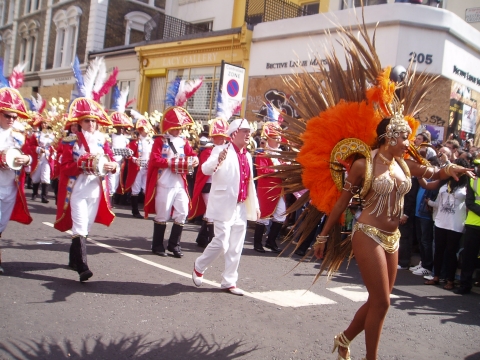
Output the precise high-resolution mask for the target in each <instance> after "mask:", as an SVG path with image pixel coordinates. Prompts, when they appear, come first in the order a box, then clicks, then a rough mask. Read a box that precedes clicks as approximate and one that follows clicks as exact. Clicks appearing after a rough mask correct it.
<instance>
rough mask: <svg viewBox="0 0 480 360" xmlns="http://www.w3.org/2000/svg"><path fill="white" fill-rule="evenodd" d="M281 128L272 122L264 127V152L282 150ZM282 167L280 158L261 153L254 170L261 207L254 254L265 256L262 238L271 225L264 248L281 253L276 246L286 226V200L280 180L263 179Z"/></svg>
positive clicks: (255, 234)
mask: <svg viewBox="0 0 480 360" xmlns="http://www.w3.org/2000/svg"><path fill="white" fill-rule="evenodd" d="M279 130H280V126H279V125H278V122H276V121H269V122H267V123H266V124H265V125H264V126H263V134H262V137H266V138H267V145H266V147H265V150H264V151H265V152H267V153H272V154H274V153H275V150H280V146H279V145H280V141H281V137H280V134H279ZM274 165H280V160H279V159H277V158H270V157H267V156H265V155H264V154H262V153H259V154H258V155H257V156H256V158H255V166H256V168H257V175H258V176H259V178H258V180H257V181H258V183H257V194H258V202H259V204H260V212H261V215H260V216H261V217H260V219H258V220H257V222H256V224H255V233H254V237H253V249H254V250H255V251H258V252H261V253H264V252H265V249H264V248H263V246H262V237H263V233H264V231H265V227H266V226H267V225H268V224H269V223H270V221H271V222H272V223H271V226H270V231H269V232H268V238H267V241H266V244H265V247H266V248H267V249H270V250H272V251H273V252H276V253H279V252H281V249H280V248H279V247H278V246H277V242H276V240H277V237H278V234H279V233H280V230H281V229H282V226H283V223H284V222H285V218H286V216H285V210H286V206H285V199H284V197H283V195H282V189H281V188H280V186H279V185H280V182H281V179H280V178H275V177H270V176H264V175H267V174H270V173H273V172H275V170H274V169H272V168H271V167H272V166H274Z"/></svg>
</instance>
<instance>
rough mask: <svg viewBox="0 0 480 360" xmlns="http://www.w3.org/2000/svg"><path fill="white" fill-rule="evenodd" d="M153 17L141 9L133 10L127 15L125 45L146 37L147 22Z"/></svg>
mask: <svg viewBox="0 0 480 360" xmlns="http://www.w3.org/2000/svg"><path fill="white" fill-rule="evenodd" d="M151 19H152V17H151V16H150V15H148V14H145V13H143V12H141V11H132V12H130V13H128V14H127V15H125V45H128V44H133V43H136V42H140V41H142V40H143V39H144V30H145V23H146V22H147V21H149V20H151Z"/></svg>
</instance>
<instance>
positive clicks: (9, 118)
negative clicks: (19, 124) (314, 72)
mask: <svg viewBox="0 0 480 360" xmlns="http://www.w3.org/2000/svg"><path fill="white" fill-rule="evenodd" d="M3 116H4V117H5V119H7V120H14V121H15V120H17V118H18V116H17V115H9V114H3Z"/></svg>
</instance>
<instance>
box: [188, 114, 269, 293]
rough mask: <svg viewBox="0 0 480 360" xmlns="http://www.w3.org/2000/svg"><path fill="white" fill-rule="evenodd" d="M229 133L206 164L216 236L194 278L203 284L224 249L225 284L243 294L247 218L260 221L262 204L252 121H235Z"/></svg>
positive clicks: (209, 208) (210, 216)
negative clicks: (241, 280)
mask: <svg viewBox="0 0 480 360" xmlns="http://www.w3.org/2000/svg"><path fill="white" fill-rule="evenodd" d="M227 134H228V135H229V136H230V138H231V145H224V146H216V147H215V148H214V149H213V151H212V154H211V155H210V157H209V158H208V160H207V161H206V162H205V163H203V165H202V171H203V173H204V174H205V175H211V176H212V186H211V190H210V197H209V201H208V205H207V212H206V214H205V216H206V217H207V218H208V219H212V220H213V224H214V227H215V237H214V238H213V240H212V241H211V242H210V244H208V246H207V248H206V249H205V251H204V252H203V254H202V255H201V256H200V257H198V258H197V260H196V261H195V264H194V269H193V272H192V278H193V282H194V284H195V285H196V286H200V285H201V284H202V280H203V274H204V273H205V270H206V269H207V268H208V266H209V265H210V264H211V263H212V262H213V261H214V260H215V259H216V258H217V257H218V256H219V255H220V254H222V253H223V254H224V257H225V270H224V272H223V274H222V283H221V287H222V289H224V290H227V291H229V292H231V293H232V294H235V295H243V290H241V289H239V288H237V279H238V266H239V264H240V256H241V254H242V249H243V243H244V241H245V233H246V228H247V220H251V221H256V220H257V219H258V218H259V217H260V207H259V205H258V199H257V194H256V191H255V186H254V183H253V168H252V157H251V155H250V154H249V153H248V152H247V149H246V148H247V145H248V144H249V140H250V126H249V124H248V121H247V120H246V119H237V120H234V121H232V123H231V124H230V126H229V128H228V132H227ZM219 204H221V206H219Z"/></svg>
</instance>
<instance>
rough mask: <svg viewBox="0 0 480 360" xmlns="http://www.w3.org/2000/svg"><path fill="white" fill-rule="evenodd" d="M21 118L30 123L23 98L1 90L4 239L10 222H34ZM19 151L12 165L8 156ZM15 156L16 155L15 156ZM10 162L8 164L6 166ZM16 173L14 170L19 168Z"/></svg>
mask: <svg viewBox="0 0 480 360" xmlns="http://www.w3.org/2000/svg"><path fill="white" fill-rule="evenodd" d="M17 117H21V118H24V119H28V118H29V116H28V114H27V110H26V108H25V104H24V102H23V99H22V96H21V95H20V94H19V93H18V92H17V91H16V90H15V89H12V88H8V87H4V88H1V89H0V152H1V154H2V166H1V169H0V238H1V235H2V233H3V231H4V230H5V228H6V227H7V223H8V221H9V220H13V221H18V222H20V223H22V224H30V223H31V222H32V218H31V217H30V213H29V211H28V208H27V201H26V199H25V190H24V182H25V171H24V168H23V167H24V166H28V165H30V164H31V162H32V157H31V156H30V155H25V154H22V153H21V152H20V151H18V150H22V151H24V152H27V153H28V152H29V147H28V145H25V136H24V135H23V134H21V133H20V132H18V131H16V130H15V129H14V128H13V125H14V122H15V120H16V119H17ZM12 149H17V151H16V152H18V154H17V155H14V157H13V158H12V160H13V162H12V163H9V161H10V160H9V159H8V152H9V151H10V153H11V152H12V151H11V150H12ZM14 153H15V152H14ZM5 162H6V163H5ZM19 166H21V168H20V169H19V170H14V169H13V168H14V167H15V168H18V167H19ZM3 272H4V270H3V268H2V257H1V252H0V274H3Z"/></svg>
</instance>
